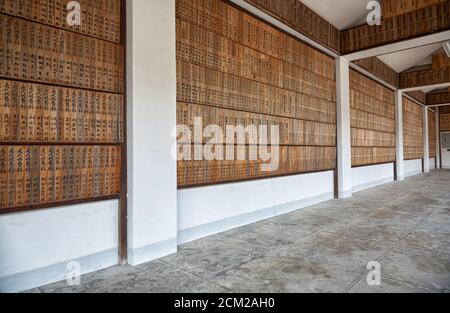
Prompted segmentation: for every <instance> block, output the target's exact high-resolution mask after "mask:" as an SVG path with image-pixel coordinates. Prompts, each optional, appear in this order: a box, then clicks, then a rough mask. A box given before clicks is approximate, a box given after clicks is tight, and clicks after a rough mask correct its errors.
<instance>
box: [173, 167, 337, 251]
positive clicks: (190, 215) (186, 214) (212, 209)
mask: <svg viewBox="0 0 450 313" xmlns="http://www.w3.org/2000/svg"><path fill="white" fill-rule="evenodd" d="M333 198H334V172H333V171H328V172H321V173H313V174H304V175H295V176H287V177H279V178H270V179H263V180H256V181H249V182H242V183H235V184H224V185H218V186H207V187H199V188H192V189H183V190H179V191H178V243H179V244H183V243H186V242H189V241H193V240H196V239H200V238H203V237H206V236H210V235H213V234H217V233H220V232H224V231H227V230H229V229H233V228H236V227H240V226H244V225H247V224H250V223H254V222H257V221H260V220H263V219H267V218H271V217H274V216H277V215H281V214H284V213H287V212H291V211H294V210H298V209H302V208H304V207H307V206H311V205H314V204H317V203H320V202H324V201H328V200H331V199H333Z"/></svg>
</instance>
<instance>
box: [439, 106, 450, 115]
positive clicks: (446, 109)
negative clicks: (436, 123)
mask: <svg viewBox="0 0 450 313" xmlns="http://www.w3.org/2000/svg"><path fill="white" fill-rule="evenodd" d="M439 113H441V114H448V113H450V105H446V106H442V107H439Z"/></svg>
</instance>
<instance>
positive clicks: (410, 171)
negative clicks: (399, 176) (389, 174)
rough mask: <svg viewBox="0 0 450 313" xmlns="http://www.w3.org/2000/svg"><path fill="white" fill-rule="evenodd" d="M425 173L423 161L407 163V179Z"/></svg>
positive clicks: (409, 161)
mask: <svg viewBox="0 0 450 313" xmlns="http://www.w3.org/2000/svg"><path fill="white" fill-rule="evenodd" d="M421 173H423V169H422V159H418V160H408V161H405V177H409V176H414V175H417V174H421Z"/></svg>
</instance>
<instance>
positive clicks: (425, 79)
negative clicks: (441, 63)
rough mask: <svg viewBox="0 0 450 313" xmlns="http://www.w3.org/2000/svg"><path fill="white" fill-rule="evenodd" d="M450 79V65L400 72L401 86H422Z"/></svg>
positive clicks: (404, 87) (402, 87) (445, 81)
mask: <svg viewBox="0 0 450 313" xmlns="http://www.w3.org/2000/svg"><path fill="white" fill-rule="evenodd" d="M449 81H450V67H444V68H439V69H434V70H433V69H428V70H421V71H413V72H406V73H400V88H401V89H406V88H413V87H422V86H429V85H435V84H442V83H448V82H449Z"/></svg>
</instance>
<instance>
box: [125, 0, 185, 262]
mask: <svg viewBox="0 0 450 313" xmlns="http://www.w3.org/2000/svg"><path fill="white" fill-rule="evenodd" d="M126 4H127V101H128V111H127V115H128V116H127V117H128V125H127V128H128V183H129V193H128V211H129V216H128V263H130V264H131V265H137V264H141V263H144V262H148V261H151V260H153V259H156V258H159V257H162V256H165V255H168V254H171V253H174V252H176V251H177V232H178V230H177V173H176V171H177V163H176V160H175V159H174V158H173V157H172V154H171V151H172V148H173V146H174V143H175V139H174V138H172V131H173V130H174V129H175V127H176V55H175V52H176V42H175V0H151V1H149V0H127V2H126Z"/></svg>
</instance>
